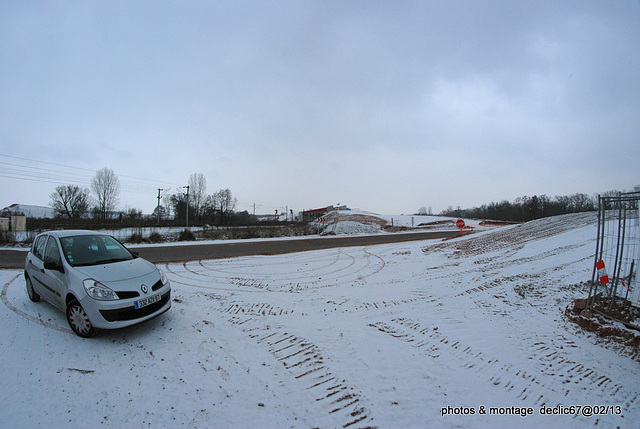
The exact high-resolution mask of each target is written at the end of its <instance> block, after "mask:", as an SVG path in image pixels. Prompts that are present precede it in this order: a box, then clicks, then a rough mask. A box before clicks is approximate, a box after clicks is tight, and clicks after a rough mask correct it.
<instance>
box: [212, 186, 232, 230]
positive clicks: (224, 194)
mask: <svg viewBox="0 0 640 429" xmlns="http://www.w3.org/2000/svg"><path fill="white" fill-rule="evenodd" d="M213 199H214V204H215V207H216V209H217V211H218V215H219V216H220V220H221V221H222V222H225V221H226V220H227V219H228V218H229V217H230V216H231V215H232V214H233V212H234V210H235V209H236V205H237V204H238V199H237V198H233V195H231V191H230V190H229V189H220V190H219V191H218V192H216V193H215V194H213Z"/></svg>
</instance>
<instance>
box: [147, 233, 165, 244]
mask: <svg viewBox="0 0 640 429" xmlns="http://www.w3.org/2000/svg"><path fill="white" fill-rule="evenodd" d="M149 241H150V242H152V243H162V242H163V241H164V237H162V235H160V233H159V232H155V231H154V232H152V233H151V235H149Z"/></svg>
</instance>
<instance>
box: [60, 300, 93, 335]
mask: <svg viewBox="0 0 640 429" xmlns="http://www.w3.org/2000/svg"><path fill="white" fill-rule="evenodd" d="M67 322H68V323H69V327H71V330H72V331H73V332H75V333H76V335H78V336H80V337H82V338H90V337H93V335H94V334H95V333H96V330H95V328H94V327H93V325H92V324H91V321H90V320H89V316H87V313H86V312H85V311H84V308H82V306H81V305H80V303H79V302H78V301H76V300H75V299H74V300H72V301H71V302H69V304H67Z"/></svg>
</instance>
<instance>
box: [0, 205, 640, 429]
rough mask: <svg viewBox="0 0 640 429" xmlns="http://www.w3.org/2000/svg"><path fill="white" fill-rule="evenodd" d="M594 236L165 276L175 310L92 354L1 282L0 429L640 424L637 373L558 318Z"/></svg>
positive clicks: (250, 262)
mask: <svg viewBox="0 0 640 429" xmlns="http://www.w3.org/2000/svg"><path fill="white" fill-rule="evenodd" d="M595 222H596V215H595V213H588V214H577V215H567V216H561V217H555V218H550V219H543V220H539V221H535V222H530V223H527V224H524V225H520V226H508V227H502V228H497V229H494V230H491V231H485V232H478V233H475V234H469V235H467V236H464V237H461V238H458V239H454V240H448V241H418V242H410V243H399V244H389V245H378V246H371V247H364V248H363V247H352V248H340V249H331V250H323V251H313V252H304V253H297V254H289V255H281V256H255V257H244V258H237V259H226V260H211V261H199V262H190V263H186V264H166V265H165V264H163V265H162V268H163V269H164V270H165V272H167V275H168V277H169V279H170V280H171V283H172V287H173V306H172V309H171V310H170V311H169V312H168V313H165V314H164V315H162V316H160V317H159V318H157V319H154V320H152V321H150V322H147V323H145V324H143V325H138V326H135V327H132V328H128V329H124V330H119V331H113V332H104V331H103V332H101V333H99V335H98V336H97V337H95V338H92V339H88V340H86V339H81V338H79V337H76V336H75V335H73V334H72V333H71V331H70V330H69V328H68V326H67V323H66V320H65V318H64V315H63V314H61V313H58V312H57V311H55V310H54V309H53V308H52V307H51V306H49V305H48V304H46V303H32V302H30V301H29V300H28V298H27V296H26V294H25V292H24V281H23V279H22V277H21V272H20V271H17V270H4V271H0V286H2V305H0V325H1V326H2V329H1V330H0V349H1V350H2V366H1V367H0V379H1V380H2V382H3V385H4V386H3V388H2V389H0V416H2V417H1V418H0V427H7V428H37V427H47V428H50V427H56V428H71V427H92V428H95V427H113V428H141V427H151V428H157V427H169V428H173V427H184V428H229V427H233V428H263V427H264V428H288V427H291V428H313V427H322V428H340V427H350V428H356V427H380V428H398V427H402V428H425V427H443V428H492V427H531V428H539V427H558V428H560V427H562V428H584V427H597V428H614V427H624V428H631V427H640V403H639V402H640V401H639V400H638V396H639V393H638V392H640V365H639V364H638V363H637V362H635V361H633V360H632V359H631V358H629V357H627V356H626V355H625V353H624V350H622V349H612V348H608V347H606V345H605V344H603V343H601V342H600V341H599V340H598V339H597V338H596V337H595V336H594V335H593V334H589V333H586V332H584V331H582V330H581V329H580V328H578V327H577V326H576V325H574V324H572V323H570V322H568V321H567V320H566V319H565V318H564V316H563V311H564V309H565V307H566V306H567V305H569V304H571V303H572V301H573V299H574V298H578V297H586V296H587V291H586V290H585V289H584V286H582V285H580V283H581V282H585V281H588V280H590V279H591V272H592V264H593V251H594V247H595V237H596V226H595ZM558 405H562V406H563V407H567V408H563V407H557V406H558ZM585 405H590V406H599V405H602V406H607V407H606V408H596V409H595V412H605V413H606V414H604V415H593V416H590V417H586V416H583V415H570V414H564V415H557V414H556V415H548V414H546V413H549V412H556V413H558V412H561V411H562V412H570V411H571V412H577V411H578V408H577V406H585ZM570 406H576V408H568V407H570ZM482 411H485V412H486V414H482ZM585 411H587V412H586V413H585V414H589V412H588V408H587V409H585V408H581V409H580V414H583V413H584V412H585ZM509 413H511V414H512V415H508V414H509Z"/></svg>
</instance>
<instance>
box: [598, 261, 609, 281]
mask: <svg viewBox="0 0 640 429" xmlns="http://www.w3.org/2000/svg"><path fill="white" fill-rule="evenodd" d="M596 269H597V270H598V277H599V278H600V284H601V285H606V284H607V283H609V275H608V274H607V267H605V265H604V261H603V260H602V259H600V260H599V261H598V262H596Z"/></svg>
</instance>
